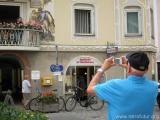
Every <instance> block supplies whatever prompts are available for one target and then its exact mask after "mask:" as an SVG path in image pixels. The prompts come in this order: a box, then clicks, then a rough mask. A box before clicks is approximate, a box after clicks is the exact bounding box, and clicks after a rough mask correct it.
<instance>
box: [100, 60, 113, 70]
mask: <svg viewBox="0 0 160 120" xmlns="http://www.w3.org/2000/svg"><path fill="white" fill-rule="evenodd" d="M114 65H116V64H115V63H114V58H113V57H110V58H108V59H105V60H104V62H103V64H102V65H101V68H102V69H103V70H104V71H105V70H107V69H109V68H110V67H112V66H114Z"/></svg>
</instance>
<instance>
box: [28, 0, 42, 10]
mask: <svg viewBox="0 0 160 120" xmlns="http://www.w3.org/2000/svg"><path fill="white" fill-rule="evenodd" d="M30 2H31V3H30V5H31V8H39V7H41V6H42V2H41V0H30Z"/></svg>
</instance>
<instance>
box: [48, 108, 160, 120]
mask: <svg viewBox="0 0 160 120" xmlns="http://www.w3.org/2000/svg"><path fill="white" fill-rule="evenodd" d="M105 108H106V107H104V108H103V109H102V110H99V111H93V110H91V109H90V108H82V107H80V106H77V107H76V109H75V110H73V111H71V112H66V111H61V112H59V113H48V114H46V116H48V118H49V120H107V119H106V117H107V116H106V109H105ZM153 117H155V118H154V119H153V120H160V110H159V109H158V107H157V106H156V107H155V111H154V116H153Z"/></svg>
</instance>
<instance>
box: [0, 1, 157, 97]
mask: <svg viewBox="0 0 160 120" xmlns="http://www.w3.org/2000/svg"><path fill="white" fill-rule="evenodd" d="M153 7H154V1H152V0H132V1H131V0H43V1H40V0H30V1H29V0H14V1H7V0H3V1H2V0H0V12H1V14H2V17H1V18H0V21H1V22H2V27H1V33H6V32H7V33H8V35H9V37H8V38H7V37H4V36H3V37H1V44H0V46H1V47H0V64H1V67H0V76H1V78H0V83H1V84H0V90H1V91H6V90H8V89H11V90H12V91H13V93H15V94H18V93H19V92H20V91H21V82H22V79H23V77H24V76H25V75H26V76H28V80H30V81H31V83H32V85H33V93H36V92H37V91H47V90H49V89H53V88H57V89H58V93H59V94H63V95H68V94H70V93H71V91H72V87H73V86H79V87H81V88H84V89H85V88H87V85H88V84H89V82H90V80H91V79H92V77H93V75H94V74H95V72H96V70H97V68H98V67H100V65H101V64H102V62H103V60H104V59H105V58H107V57H109V56H115V57H120V56H123V55H126V54H127V53H128V52H129V51H137V50H140V51H145V52H147V54H148V56H149V58H150V62H151V64H150V67H149V72H148V73H147V74H146V76H147V77H148V78H150V79H152V78H154V76H155V70H156V66H155V64H154V63H155V59H156V54H155V53H156V47H155V39H154V27H153V25H154V23H153V22H154V19H153V18H154V17H153V13H154V9H153ZM11 11H13V12H11ZM4 13H6V14H4ZM18 17H21V18H22V19H23V21H24V22H25V24H24V26H23V27H22V28H19V27H18V28H15V26H14V28H11V26H12V25H11V26H10V27H5V28H4V26H3V24H5V23H4V22H6V23H9V22H11V21H15V20H16V18H18ZM28 21H29V22H28ZM11 33H13V34H11ZM1 35H2V34H1ZM12 35H13V36H14V37H12ZM56 64H58V65H62V66H63V74H60V75H55V74H54V73H53V72H51V65H56ZM117 77H118V78H119V77H120V78H125V77H126V73H125V70H124V69H123V68H120V67H114V68H112V69H111V70H109V71H107V72H106V73H105V75H104V80H106V79H107V80H109V79H111V78H117ZM50 80H51V81H52V82H51V81H50ZM19 95H20V94H19Z"/></svg>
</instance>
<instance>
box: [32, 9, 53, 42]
mask: <svg viewBox="0 0 160 120" xmlns="http://www.w3.org/2000/svg"><path fill="white" fill-rule="evenodd" d="M31 20H34V21H35V22H37V23H40V24H41V26H42V28H43V32H44V34H43V36H42V37H43V39H50V40H52V41H53V40H54V32H55V31H54V29H55V24H54V18H53V17H52V14H51V13H50V12H49V11H47V10H43V9H42V8H38V10H35V9H34V10H32V13H31Z"/></svg>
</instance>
